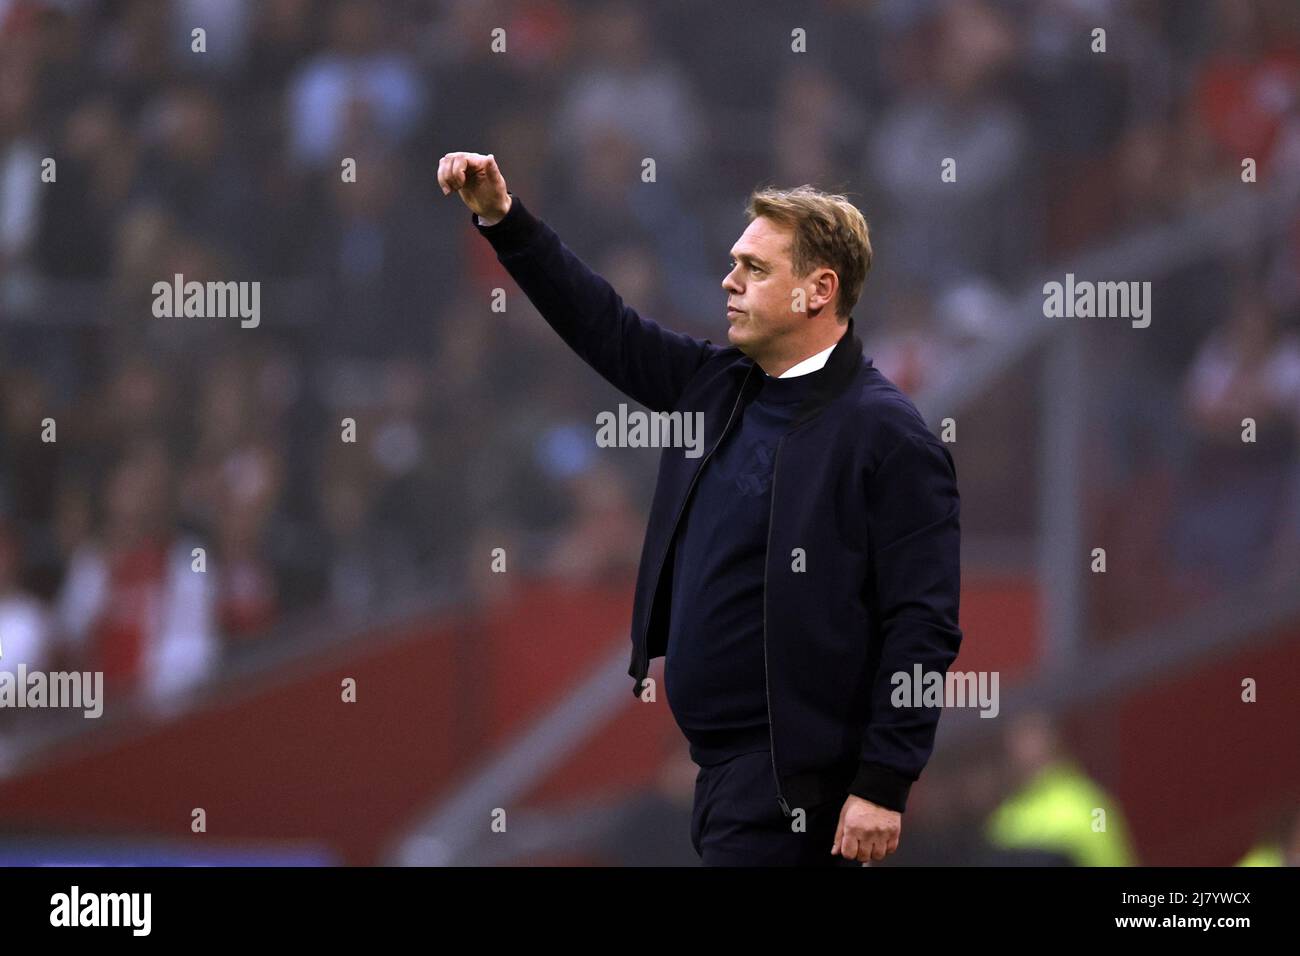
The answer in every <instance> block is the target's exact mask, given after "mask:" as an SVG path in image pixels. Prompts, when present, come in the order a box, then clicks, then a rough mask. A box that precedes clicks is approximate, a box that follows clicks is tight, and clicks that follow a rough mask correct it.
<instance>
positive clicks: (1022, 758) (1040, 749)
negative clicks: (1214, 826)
mask: <svg viewBox="0 0 1300 956" xmlns="http://www.w3.org/2000/svg"><path fill="white" fill-rule="evenodd" d="M1007 757H1008V760H1009V762H1010V771H1011V775H1012V779H1013V781H1014V783H1013V785H1014V786H1015V789H1014V790H1013V792H1012V793H1011V795H1010V796H1008V797H1007V798H1006V799H1005V800H1004V801H1003V802H1002V803H1001V804H999V805H998V806H997V807H996V808H995V809H994V810H993V812H992V813H991V814H990V815H989V818H988V820H987V821H986V824H985V838H986V839H987V840H988V842H989V843H990V844H992V845H993V846H996V847H1001V848H1005V849H1019V850H1041V851H1046V852H1051V853H1056V854H1059V855H1061V856H1063V857H1065V858H1066V859H1069V860H1070V861H1072V862H1073V863H1074V864H1075V865H1076V866H1133V865H1134V864H1135V863H1136V862H1137V860H1136V857H1135V854H1134V852H1133V846H1132V842H1131V840H1130V838H1129V833H1128V827H1127V825H1126V824H1125V822H1124V816H1123V814H1122V813H1121V811H1120V808H1119V806H1118V804H1117V803H1116V802H1115V800H1114V799H1113V798H1112V797H1111V796H1110V795H1109V794H1108V793H1106V791H1105V790H1103V789H1102V788H1101V787H1100V786H1098V785H1097V784H1096V783H1095V782H1094V781H1093V780H1091V779H1090V778H1089V777H1088V775H1087V773H1085V771H1084V770H1083V768H1082V767H1081V766H1080V765H1079V764H1078V763H1077V762H1076V761H1074V760H1073V759H1071V758H1070V757H1069V756H1067V755H1066V754H1065V753H1064V752H1063V748H1062V747H1061V744H1060V740H1059V737H1058V735H1057V733H1056V730H1055V728H1054V727H1053V725H1052V721H1051V718H1050V717H1049V716H1048V715H1046V714H1043V713H1037V712H1036V713H1030V714H1026V715H1024V716H1022V717H1019V718H1017V719H1016V720H1014V721H1012V723H1011V726H1010V728H1009V731H1008V735H1007Z"/></svg>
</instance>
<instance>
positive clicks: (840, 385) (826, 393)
mask: <svg viewBox="0 0 1300 956" xmlns="http://www.w3.org/2000/svg"><path fill="white" fill-rule="evenodd" d="M853 325H854V323H853V316H851V315H850V316H849V321H848V326H847V328H845V330H844V334H843V335H841V336H840V340H839V341H838V342H836V343H835V348H834V349H832V350H831V354H830V357H829V358H827V359H826V365H825V366H824V367H823V368H822V369H821V374H818V375H817V381H816V384H815V385H814V386H813V388H812V389H810V390H809V392H808V395H807V396H806V397H805V398H804V400H803V401H802V402H800V403H799V407H798V408H797V409H796V410H795V416H794V421H792V422H791V424H790V427H792V428H793V427H795V426H796V425H799V424H801V423H803V422H804V421H806V420H807V419H809V418H811V417H812V416H813V415H815V414H817V412H819V411H820V410H821V409H822V408H823V407H824V406H825V405H826V404H827V403H828V402H830V401H831V400H832V399H834V398H836V397H837V396H838V395H840V393H842V392H843V391H844V390H845V389H846V388H848V386H849V383H850V382H852V381H853V377H854V376H855V375H857V373H858V370H859V369H860V368H861V367H862V365H863V364H866V365H868V366H870V365H871V359H870V358H867V357H866V356H864V355H863V354H862V340H861V339H860V338H858V335H857V332H856V331H854V327H853ZM746 362H748V364H749V365H750V366H751V369H750V371H751V372H752V371H753V369H754V368H757V367H758V365H757V363H756V362H754V360H753V359H749V358H747V359H746ZM748 379H753V386H752V387H753V388H754V389H755V390H756V389H757V386H758V385H759V384H760V383H761V382H762V376H761V375H749V376H748V377H747V381H748Z"/></svg>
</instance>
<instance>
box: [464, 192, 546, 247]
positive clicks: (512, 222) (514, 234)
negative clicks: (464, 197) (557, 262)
mask: <svg viewBox="0 0 1300 956" xmlns="http://www.w3.org/2000/svg"><path fill="white" fill-rule="evenodd" d="M469 221H470V223H471V224H472V225H473V226H474V228H475V229H477V230H478V231H479V234H480V235H481V236H483V238H484V239H486V240H487V241H488V242H490V243H492V246H493V248H494V249H496V250H497V251H498V252H508V251H510V250H512V249H517V248H519V247H521V246H524V245H526V244H527V243H528V241H529V240H530V239H531V238H532V237H533V233H534V232H535V231H536V228H537V218H536V217H535V216H533V214H532V213H530V212H529V211H528V209H527V208H526V207H525V206H524V204H523V202H522V201H521V200H520V199H519V197H518V196H516V195H515V194H514V193H510V208H509V209H508V210H506V214H505V216H504V217H503V218H502V219H501V221H500V222H496V223H493V224H492V225H490V226H485V225H483V224H482V223H481V222H479V221H478V213H474V212H472V213H470V214H469Z"/></svg>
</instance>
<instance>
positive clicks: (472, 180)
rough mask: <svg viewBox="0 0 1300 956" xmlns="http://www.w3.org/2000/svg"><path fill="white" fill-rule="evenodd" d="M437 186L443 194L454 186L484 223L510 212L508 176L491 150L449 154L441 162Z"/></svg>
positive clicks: (500, 217)
mask: <svg viewBox="0 0 1300 956" xmlns="http://www.w3.org/2000/svg"><path fill="white" fill-rule="evenodd" d="M438 185H439V186H441V187H442V194H443V195H444V196H446V195H448V194H449V193H450V192H451V191H452V190H453V189H454V190H456V192H457V193H458V194H459V195H460V198H461V199H463V200H464V201H465V205H466V206H469V208H470V210H471V211H472V212H474V213H476V214H477V215H478V217H479V220H480V221H481V222H482V223H483V225H485V226H491V225H493V224H494V223H498V222H500V221H501V220H502V219H504V218H505V215H506V213H507V212H509V211H510V202H511V199H510V193H509V192H508V191H507V190H506V181H505V177H503V176H502V175H501V170H499V169H497V161H496V157H495V156H493V155H492V154H491V153H488V154H487V155H486V156H485V155H484V154H482V153H448V154H447V155H445V156H443V157H442V159H441V160H440V161H439V162H438Z"/></svg>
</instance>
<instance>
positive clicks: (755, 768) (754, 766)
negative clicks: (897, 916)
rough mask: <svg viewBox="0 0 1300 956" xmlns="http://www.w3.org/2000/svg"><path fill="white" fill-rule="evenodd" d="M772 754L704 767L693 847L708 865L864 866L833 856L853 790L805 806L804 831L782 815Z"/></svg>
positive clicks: (761, 753)
mask: <svg viewBox="0 0 1300 956" xmlns="http://www.w3.org/2000/svg"><path fill="white" fill-rule="evenodd" d="M776 797H777V793H776V777H775V776H774V774H773V772H772V756H771V752H770V751H767V750H761V751H754V752H752V753H746V754H741V755H740V756H738V757H732V758H731V759H730V760H726V761H723V762H722V763H718V764H714V765H712V766H702V767H700V770H699V773H698V774H697V775H696V778H695V804H694V807H693V809H692V812H691V843H692V845H693V846H694V847H695V852H696V853H698V854H699V855H700V859H701V860H702V861H703V863H704V865H705V866H857V867H860V866H862V864H861V863H858V862H856V861H854V860H845V859H844V858H843V857H842V856H839V855H835V856H832V855H831V844H832V842H833V841H834V839H835V827H836V825H837V824H838V823H839V819H840V810H841V809H842V808H843V806H844V801H845V799H846V798H847V797H848V791H847V789H846V790H845V792H844V793H842V794H837V795H836V796H834V797H831V798H829V799H827V800H825V801H824V802H822V803H820V804H817V805H815V806H811V807H804V808H803V810H804V811H805V817H804V820H803V827H802V832H800V831H799V830H796V829H795V819H794V818H792V817H787V816H786V815H785V814H784V813H782V812H781V806H780V804H778V803H777V800H776Z"/></svg>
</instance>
